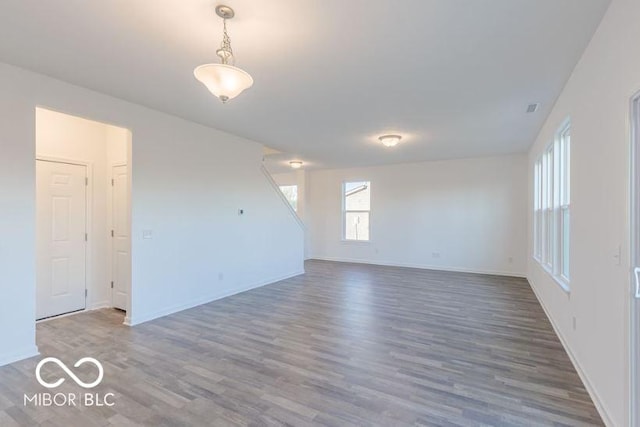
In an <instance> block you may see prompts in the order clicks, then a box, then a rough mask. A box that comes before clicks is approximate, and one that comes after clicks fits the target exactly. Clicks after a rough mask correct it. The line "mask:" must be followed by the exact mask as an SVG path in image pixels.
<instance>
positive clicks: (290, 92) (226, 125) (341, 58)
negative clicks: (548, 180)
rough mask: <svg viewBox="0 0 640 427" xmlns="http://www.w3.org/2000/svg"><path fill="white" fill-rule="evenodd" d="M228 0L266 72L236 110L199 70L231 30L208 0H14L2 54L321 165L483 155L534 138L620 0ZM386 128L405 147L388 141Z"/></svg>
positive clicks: (243, 44) (245, 57)
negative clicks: (381, 138)
mask: <svg viewBox="0 0 640 427" xmlns="http://www.w3.org/2000/svg"><path fill="white" fill-rule="evenodd" d="M225 3H226V4H228V5H230V6H232V7H233V8H234V9H235V10H236V18H234V19H233V20H232V21H230V22H229V25H228V27H229V33H230V36H231V41H232V45H233V49H234V51H235V53H236V58H237V65H238V66H240V67H242V68H244V69H245V70H246V71H248V72H249V73H251V75H252V76H253V77H254V80H255V84H254V86H253V88H251V89H249V90H248V91H246V92H244V93H243V94H242V95H240V96H239V97H238V98H236V99H234V100H231V101H230V102H229V103H228V104H227V105H222V104H221V103H220V102H219V101H218V100H217V99H216V98H214V97H213V96H212V95H210V94H209V92H208V91H207V90H206V89H205V88H204V86H201V84H200V83H199V82H198V81H196V80H195V79H194V77H193V69H194V67H196V66H197V65H200V64H202V63H206V62H212V61H214V58H215V54H214V52H215V49H216V48H217V47H218V45H219V43H220V39H221V27H222V23H221V21H220V20H219V18H218V17H217V16H215V14H214V12H213V6H214V5H215V4H218V3H215V2H212V1H209V0H162V1H158V0H136V1H131V0H109V1H86V0H47V1H42V0H2V3H0V61H3V62H8V63H11V64H15V65H18V66H21V67H24V68H28V69H31V70H34V71H37V72H41V73H43V74H47V75H49V76H52V77H56V78H59V79H61V80H65V81H68V82H71V83H74V84H77V85H80V86H84V87H87V88H90V89H93V90H97V91H100V92H104V93H107V94H110V95H113V96H116V97H119V98H123V99H126V100H129V101H132V102H136V103H139V104H142V105H146V106H149V107H152V108H155V109H158V110H161V111H165V112H168V113H171V114H175V115H177V116H180V117H183V118H186V119H189V120H192V121H195V122H199V123H202V124H205V125H209V126H212V127H216V128H219V129H223V130H226V131H228V132H231V133H234V134H237V135H241V136H244V137H247V138H250V139H253V140H256V141H259V142H261V143H263V144H266V145H268V146H271V147H273V148H276V149H277V150H280V151H284V152H286V153H291V154H290V157H291V158H293V157H299V158H301V159H302V160H304V161H305V162H306V163H307V164H309V165H310V166H313V167H341V166H362V165H377V164H387V163H401V162H409V161H420V160H430V159H444V158H457V157H475V156H484V155H493V154H502V153H514V152H523V151H525V150H526V149H527V148H528V146H529V145H530V144H531V142H532V141H533V140H534V138H535V136H536V134H537V132H538V130H539V128H540V127H541V125H542V122H543V121H544V119H545V118H546V115H547V113H548V112H549V110H550V108H551V107H552V104H553V102H554V100H555V98H556V97H557V95H558V94H559V93H560V90H561V89H562V87H563V85H564V83H565V81H566V79H567V78H568V76H569V74H570V73H571V70H572V69H573V67H574V66H575V64H576V62H577V60H578V59H579V57H580V55H581V53H582V51H583V50H584V48H585V46H586V44H587V43H588V41H589V39H590V37H591V36H592V34H593V32H594V30H595V28H596V27H597V25H598V23H599V21H600V19H601V18H602V15H603V14H604V11H605V10H606V7H607V5H608V4H609V0H562V1H559V0H534V1H526V0H377V1H371V0H349V1H346V0H323V1H318V0H273V1H250V0H229V1H226V0H225ZM534 102H539V103H541V108H540V109H539V111H538V112H537V113H534V114H526V113H525V109H526V107H527V104H529V103H534ZM385 132H394V133H400V134H402V135H404V136H405V138H404V140H403V143H402V144H401V145H400V146H398V147H396V148H394V149H388V148H385V147H383V146H382V145H380V144H378V143H377V136H378V135H379V134H381V133H385ZM134 138H135V135H134ZM287 158H288V157H287V156H280V158H279V161H282V162H283V163H286V162H285V160H286V159H287Z"/></svg>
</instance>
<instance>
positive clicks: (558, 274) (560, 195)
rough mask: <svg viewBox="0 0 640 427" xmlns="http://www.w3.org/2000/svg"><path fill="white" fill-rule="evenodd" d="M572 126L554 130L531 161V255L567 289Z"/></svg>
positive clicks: (567, 125) (567, 124) (568, 125)
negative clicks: (550, 141) (551, 141)
mask: <svg viewBox="0 0 640 427" xmlns="http://www.w3.org/2000/svg"><path fill="white" fill-rule="evenodd" d="M570 153H571V126H570V123H569V122H568V121H567V123H566V124H565V125H564V126H562V127H561V128H560V130H559V131H558V133H557V134H556V138H555V141H554V142H553V143H552V144H550V145H549V146H548V147H547V148H546V149H545V150H544V152H543V153H542V155H541V156H540V158H539V159H538V160H537V161H536V162H535V164H534V171H533V177H534V200H533V210H534V212H533V216H534V218H533V242H534V247H533V255H534V257H535V259H536V260H538V262H540V264H542V266H543V267H545V268H546V269H547V271H549V272H550V273H551V274H552V275H553V276H554V278H555V279H556V280H557V281H558V282H559V283H560V284H561V285H562V287H563V288H565V289H566V290H568V283H569V271H570V270H569V253H570V251H569V245H570V200H571V199H570V195H571V193H570Z"/></svg>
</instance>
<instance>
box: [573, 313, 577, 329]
mask: <svg viewBox="0 0 640 427" xmlns="http://www.w3.org/2000/svg"><path fill="white" fill-rule="evenodd" d="M573 330H574V331H575V330H576V316H573Z"/></svg>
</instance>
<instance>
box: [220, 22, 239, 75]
mask: <svg viewBox="0 0 640 427" xmlns="http://www.w3.org/2000/svg"><path fill="white" fill-rule="evenodd" d="M222 25H223V35H222V44H221V45H220V50H219V51H218V52H219V53H218V55H219V56H220V58H222V63H223V64H227V63H228V61H229V58H231V61H232V63H235V58H234V57H233V49H231V38H230V37H229V34H228V33H227V18H223V19H222Z"/></svg>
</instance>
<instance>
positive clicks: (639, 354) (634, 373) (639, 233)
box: [628, 90, 640, 426]
mask: <svg viewBox="0 0 640 427" xmlns="http://www.w3.org/2000/svg"><path fill="white" fill-rule="evenodd" d="M629 106H630V108H629V128H628V129H629V141H630V152H629V153H630V155H629V158H630V162H629V163H630V168H629V172H630V186H629V188H630V196H629V205H630V231H631V233H630V234H631V235H630V237H631V238H630V239H629V240H630V242H629V243H630V250H629V254H630V262H629V267H630V268H629V277H630V280H629V283H630V287H629V289H628V295H629V374H630V375H629V400H628V402H629V408H628V409H629V425H630V426H634V425H640V404H638V403H637V402H638V399H639V398H640V396H639V394H640V362H637V361H636V360H637V359H638V358H640V326H638V325H639V323H640V307H639V305H640V301H639V300H638V299H637V298H635V296H634V294H635V277H634V267H635V266H636V265H639V264H640V258H639V257H640V251H638V250H637V249H636V247H637V246H638V245H639V244H640V221H639V219H640V218H639V217H638V215H640V197H639V196H638V195H637V194H638V191H640V90H639V91H637V92H636V93H635V94H634V95H633V96H632V97H631V101H630V103H629Z"/></svg>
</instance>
